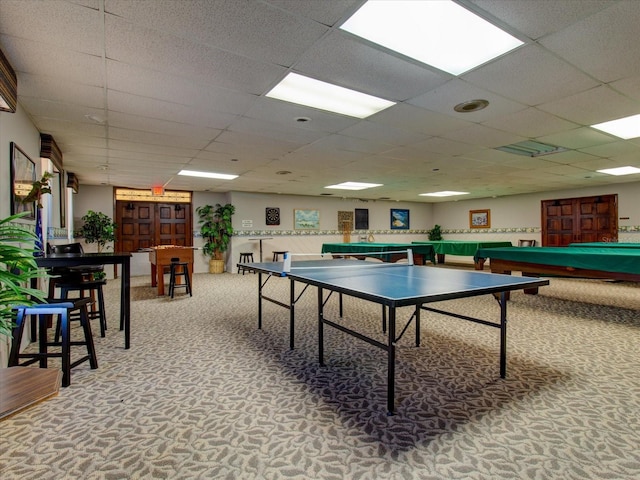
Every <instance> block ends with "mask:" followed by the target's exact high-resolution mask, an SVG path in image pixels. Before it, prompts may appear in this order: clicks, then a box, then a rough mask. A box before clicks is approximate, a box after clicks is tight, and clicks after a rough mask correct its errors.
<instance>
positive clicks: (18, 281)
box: [0, 212, 46, 336]
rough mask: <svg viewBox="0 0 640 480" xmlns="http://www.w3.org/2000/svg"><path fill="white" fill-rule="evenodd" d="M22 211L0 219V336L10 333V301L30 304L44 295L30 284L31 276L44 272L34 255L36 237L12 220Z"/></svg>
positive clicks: (12, 316)
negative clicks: (39, 267)
mask: <svg viewBox="0 0 640 480" xmlns="http://www.w3.org/2000/svg"><path fill="white" fill-rule="evenodd" d="M26 214H27V212H24V213H21V214H18V215H13V216H11V217H7V218H5V219H3V220H0V336H1V335H6V336H10V335H11V328H12V326H13V320H14V313H13V311H12V307H13V306H14V305H32V304H33V303H34V300H40V301H44V298H45V295H46V294H45V292H43V291H42V290H36V289H32V288H31V279H32V278H36V277H41V276H44V275H46V274H44V273H42V272H41V271H40V270H38V266H37V265H36V261H35V258H34V252H35V250H34V248H33V245H34V242H35V240H36V239H37V237H36V236H35V235H34V234H33V233H32V232H31V231H30V230H28V229H26V228H24V227H23V226H22V225H20V224H16V223H14V222H15V220H17V219H19V218H20V217H23V216H24V215H26ZM25 245H26V246H25Z"/></svg>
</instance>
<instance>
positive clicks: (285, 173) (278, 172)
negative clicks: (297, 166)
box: [276, 170, 291, 175]
mask: <svg viewBox="0 0 640 480" xmlns="http://www.w3.org/2000/svg"><path fill="white" fill-rule="evenodd" d="M289 174H291V172H290V171H289V170H278V171H277V172H276V175H289Z"/></svg>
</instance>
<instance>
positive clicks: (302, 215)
mask: <svg viewBox="0 0 640 480" xmlns="http://www.w3.org/2000/svg"><path fill="white" fill-rule="evenodd" d="M293 228H294V229H296V230H318V229H319V228H320V210H302V209H297V208H296V209H294V210H293Z"/></svg>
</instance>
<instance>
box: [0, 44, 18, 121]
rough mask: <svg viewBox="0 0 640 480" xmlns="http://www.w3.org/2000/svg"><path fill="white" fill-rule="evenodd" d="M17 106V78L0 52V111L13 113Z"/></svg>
mask: <svg viewBox="0 0 640 480" xmlns="http://www.w3.org/2000/svg"><path fill="white" fill-rule="evenodd" d="M17 106H18V78H17V77H16V72H15V71H14V70H13V67H12V66H11V64H10V63H9V60H7V57H5V56H4V53H2V50H0V111H3V112H11V113H15V111H16V107H17Z"/></svg>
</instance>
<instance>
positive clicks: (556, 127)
mask: <svg viewBox="0 0 640 480" xmlns="http://www.w3.org/2000/svg"><path fill="white" fill-rule="evenodd" d="M484 125H486V126H488V127H493V128H497V129H498V130H504V131H505V132H511V133H515V134H517V135H520V136H522V137H527V138H536V137H540V136H542V135H551V134H553V133H558V132H565V131H567V130H569V129H574V128H578V127H579V125H577V124H575V123H572V122H568V121H567V120H563V119H561V118H558V117H555V116H553V115H550V114H548V113H546V112H543V111H540V110H538V109H537V108H527V109H526V110H521V111H519V112H515V113H511V114H508V115H504V116H502V117H497V118H493V119H491V120H488V121H486V122H484Z"/></svg>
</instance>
